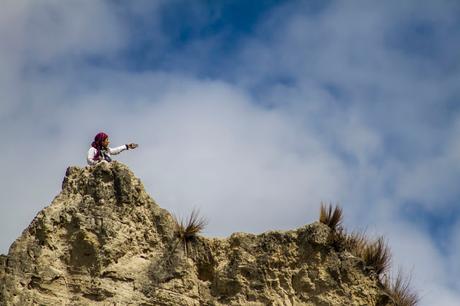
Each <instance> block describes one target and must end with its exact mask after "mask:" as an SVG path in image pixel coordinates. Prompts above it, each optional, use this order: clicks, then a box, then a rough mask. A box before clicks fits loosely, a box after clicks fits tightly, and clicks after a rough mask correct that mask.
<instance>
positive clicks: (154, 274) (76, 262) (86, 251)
mask: <svg viewBox="0 0 460 306" xmlns="http://www.w3.org/2000/svg"><path fill="white" fill-rule="evenodd" d="M331 235H332V233H331V229H330V228H329V227H328V226H326V225H324V224H321V223H319V222H318V223H313V224H310V225H306V226H304V227H302V228H299V229H297V230H292V231H286V232H280V231H272V232H266V233H263V234H260V235H253V234H247V233H235V234H232V235H231V236H230V237H229V238H226V239H210V238H205V237H201V236H196V237H194V239H193V240H192V241H191V242H190V246H189V248H188V249H187V248H185V247H184V245H183V242H182V241H181V240H179V239H178V238H177V235H176V223H175V220H174V218H172V216H171V215H170V214H169V213H168V212H167V211H166V210H164V209H162V208H160V207H159V206H158V205H157V204H156V203H155V201H154V200H153V199H152V198H151V197H150V196H149V195H148V194H147V193H146V192H145V190H144V187H143V185H142V183H141V182H140V180H139V179H138V178H136V177H135V176H134V175H133V173H132V172H131V171H130V170H129V169H128V167H126V166H125V165H123V164H121V163H118V162H112V163H110V164H109V163H101V164H98V165H97V166H94V167H85V168H79V167H70V168H68V169H67V172H66V175H65V178H64V181H63V184H62V191H61V193H60V194H59V195H58V196H57V197H56V198H55V199H54V200H53V202H52V203H51V205H49V206H48V207H46V208H44V209H43V210H42V211H41V212H40V213H38V215H37V216H36V217H35V219H34V220H33V221H32V223H31V224H30V225H29V227H28V228H27V229H26V230H25V231H24V232H23V233H22V235H21V236H20V237H19V238H18V239H17V240H16V241H15V242H14V243H13V245H12V246H11V248H10V251H9V254H8V255H7V256H4V255H1V256H0V305H387V303H388V296H387V295H386V294H385V293H384V290H383V289H382V288H381V285H380V283H379V281H378V278H377V276H376V274H375V273H373V272H372V271H369V270H368V269H366V267H365V266H364V264H363V261H362V260H361V259H359V258H357V257H355V256H353V255H351V254H350V253H348V252H345V251H337V250H336V249H334V248H333V247H332V245H331V242H330V241H331ZM186 250H188V251H186Z"/></svg>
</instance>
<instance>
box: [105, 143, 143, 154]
mask: <svg viewBox="0 0 460 306" xmlns="http://www.w3.org/2000/svg"><path fill="white" fill-rule="evenodd" d="M135 148H137V144H135V143H130V144H125V145H123V146H119V147H116V148H109V152H110V154H113V155H117V154H119V153H121V152H123V151H124V150H129V149H135Z"/></svg>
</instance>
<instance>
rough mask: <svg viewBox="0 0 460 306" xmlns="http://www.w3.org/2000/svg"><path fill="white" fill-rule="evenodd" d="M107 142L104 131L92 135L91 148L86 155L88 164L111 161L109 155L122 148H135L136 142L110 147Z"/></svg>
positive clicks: (117, 152)
mask: <svg viewBox="0 0 460 306" xmlns="http://www.w3.org/2000/svg"><path fill="white" fill-rule="evenodd" d="M109 143H110V141H109V136H108V135H107V134H106V133H103V132H100V133H98V134H97V135H96V137H94V141H93V143H92V144H91V148H89V150H88V157H87V158H86V160H87V162H88V165H91V166H93V165H96V164H97V163H99V162H111V161H112V158H111V155H116V154H119V153H121V152H123V151H124V150H129V149H135V148H137V144H135V143H130V144H125V145H122V146H119V147H116V148H110V147H109Z"/></svg>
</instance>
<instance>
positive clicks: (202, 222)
mask: <svg viewBox="0 0 460 306" xmlns="http://www.w3.org/2000/svg"><path fill="white" fill-rule="evenodd" d="M173 218H174V222H175V223H176V237H177V238H178V239H179V241H181V242H182V243H183V244H184V249H185V254H186V255H187V249H188V247H187V246H188V244H189V243H190V242H191V241H193V239H195V238H196V237H197V235H198V234H199V233H201V232H202V231H203V230H204V228H205V227H206V225H207V224H208V221H207V220H206V219H205V218H204V217H201V216H200V215H199V211H198V210H195V209H194V210H193V211H192V213H191V214H190V217H189V218H188V219H186V220H183V219H181V220H179V219H178V218H177V217H176V216H173Z"/></svg>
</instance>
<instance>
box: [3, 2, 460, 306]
mask: <svg viewBox="0 0 460 306" xmlns="http://www.w3.org/2000/svg"><path fill="white" fill-rule="evenodd" d="M3 6H4V7H3V8H2V12H0V40H1V42H2V44H1V45H0V66H1V67H2V69H1V71H0V118H1V121H0V128H1V129H0V135H1V139H2V143H3V146H4V154H3V158H2V160H1V167H2V169H3V171H2V174H1V175H0V184H1V186H2V187H1V188H2V192H1V193H0V202H1V203H2V204H1V210H2V213H1V214H0V218H1V219H0V232H1V233H2V235H1V236H0V238H1V239H0V247H1V248H0V251H1V252H3V253H7V251H8V247H9V245H10V244H11V243H12V242H13V241H14V239H15V238H16V237H17V236H18V235H19V234H20V233H21V231H22V230H23V229H24V228H26V227H27V225H28V224H29V222H30V221H31V220H32V218H33V217H34V215H35V214H36V213H37V212H38V211H39V210H40V209H42V208H43V207H44V206H46V205H48V204H49V203H50V202H51V201H52V199H53V197H54V196H55V195H56V194H57V193H58V192H59V191H60V183H61V181H62V178H63V175H64V173H65V169H66V167H67V166H69V165H81V166H84V165H85V160H84V156H85V154H86V151H87V149H88V146H89V144H90V142H91V138H92V137H94V135H95V134H96V133H97V132H98V131H100V130H104V131H106V132H108V133H109V134H110V135H111V138H112V143H113V144H114V145H116V144H118V143H120V144H123V143H125V142H128V141H134V142H138V143H139V144H140V147H139V149H138V150H136V151H130V152H128V153H126V154H123V155H120V156H119V158H118V159H119V160H120V161H122V162H124V163H126V164H128V165H129V166H130V168H131V169H132V170H133V171H134V172H135V173H136V175H137V176H139V177H140V178H141V179H142V181H143V182H144V184H145V186H146V188H147V190H148V192H149V193H150V194H151V195H152V196H153V197H154V198H155V199H156V200H157V202H158V203H159V204H160V205H161V206H162V207H164V208H166V209H168V210H169V211H171V212H173V213H176V214H179V215H181V214H184V215H185V214H187V213H188V212H190V211H191V210H192V209H193V208H196V207H198V208H200V209H201V211H202V213H203V214H204V215H205V216H207V217H208V219H209V220H210V224H209V226H208V228H207V233H206V234H207V235H209V236H227V235H229V234H230V233H232V232H235V231H247V232H255V233H260V232H263V231H267V230H274V229H292V228H296V227H298V226H301V225H303V224H306V223H310V222H312V221H314V220H316V218H317V215H318V210H319V204H320V202H321V201H323V202H332V203H339V204H340V205H341V206H343V208H344V211H345V222H346V225H347V228H349V229H350V230H354V229H366V230H367V231H368V232H369V233H370V235H385V237H387V238H388V240H389V243H390V246H391V248H392V251H393V254H394V266H395V267H396V268H397V267H398V266H401V267H402V268H403V269H404V270H405V271H408V273H409V272H410V273H412V274H413V275H412V279H413V285H414V287H415V288H416V289H417V290H418V291H419V292H420V294H421V296H422V298H423V300H422V303H421V305H433V304H437V305H457V304H458V300H460V287H459V284H458V281H457V280H456V275H457V274H458V273H459V272H460V265H459V264H458V263H457V258H458V257H459V256H460V239H459V237H460V211H459V208H458V205H457V202H458V199H459V198H460V192H459V189H458V187H457V185H458V183H457V182H458V181H459V179H460V166H459V165H460V140H459V138H458V134H459V132H460V116H459V105H460V104H459V102H460V101H459V99H460V89H459V88H460V87H459V83H460V55H459V51H458V50H460V18H459V16H460V5H459V4H458V2H457V1H447V0H446V1H405V2H404V3H400V1H384V2H382V1H346V2H345V1H275V0H271V1H193V2H192V1H185V0H184V1H179V0H177V1H143V0H138V1H129V2H125V1H98V2H94V1H89V0H88V1H78V2H72V3H70V4H69V3H66V4H64V3H62V2H59V1H51V0H49V1H40V2H38V1H25V0H24V1H6V2H5V4H4V5H3Z"/></svg>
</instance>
